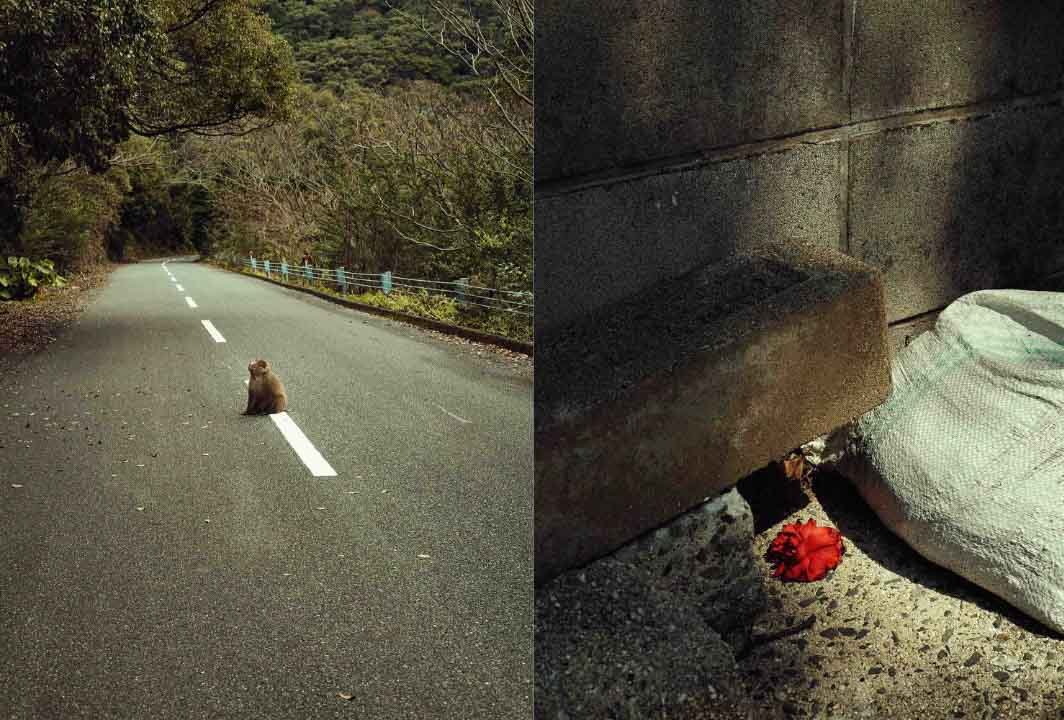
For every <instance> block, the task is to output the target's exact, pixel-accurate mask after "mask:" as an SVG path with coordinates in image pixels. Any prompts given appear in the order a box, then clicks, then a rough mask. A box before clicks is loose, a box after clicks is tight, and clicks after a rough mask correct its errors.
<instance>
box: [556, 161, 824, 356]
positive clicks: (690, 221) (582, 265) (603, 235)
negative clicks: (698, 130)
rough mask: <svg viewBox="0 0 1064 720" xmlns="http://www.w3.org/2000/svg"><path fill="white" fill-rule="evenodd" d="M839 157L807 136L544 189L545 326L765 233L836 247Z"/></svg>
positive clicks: (736, 248) (564, 322)
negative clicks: (680, 165)
mask: <svg viewBox="0 0 1064 720" xmlns="http://www.w3.org/2000/svg"><path fill="white" fill-rule="evenodd" d="M838 161H839V148H838V146H837V145H822V146H805V147H802V148H800V149H797V150H793V151H790V152H785V153H775V154H770V155H762V156H758V157H753V158H746V159H743V160H736V161H732V162H723V163H719V164H714V165H709V166H705V167H701V168H698V169H694V170H688V171H685V172H679V173H671V174H668V175H657V176H652V177H646V178H641V179H638V180H632V181H627V182H619V183H616V184H613V185H609V186H601V187H595V188H591V189H587V190H582V191H579V192H574V193H568V194H564V195H556V196H550V197H543V196H542V195H540V194H538V193H537V196H536V208H535V211H536V212H535V232H536V262H535V284H536V317H535V324H536V332H537V335H538V334H539V333H542V332H544V331H547V330H549V329H551V328H556V327H561V326H564V325H567V324H569V323H571V322H573V321H575V320H577V319H578V318H581V317H584V316H586V315H587V314H589V313H590V312H591V311H593V310H595V309H596V308H599V307H603V306H605V305H608V304H610V303H614V302H617V301H619V300H622V299H623V298H626V297H629V296H631V295H632V294H634V293H636V292H639V291H640V290H644V289H645V288H647V287H649V286H651V285H653V284H655V283H657V282H660V281H662V280H665V279H667V278H671V277H676V276H677V275H682V274H683V273H685V272H688V271H689V270H691V269H692V268H695V267H698V266H699V265H704V264H706V263H710V262H715V261H718V260H721V259H723V258H725V257H727V256H728V255H730V254H733V253H735V252H737V251H742V250H743V249H744V248H748V247H751V246H753V245H756V244H758V243H760V242H761V241H762V240H763V239H764V238H776V239H779V240H793V241H796V242H816V243H821V244H824V245H826V246H829V247H837V245H838V239H839V231H838V212H839V197H840V190H839V189H840V182H839V177H838V173H837V166H838Z"/></svg>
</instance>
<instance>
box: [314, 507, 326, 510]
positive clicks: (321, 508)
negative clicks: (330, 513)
mask: <svg viewBox="0 0 1064 720" xmlns="http://www.w3.org/2000/svg"><path fill="white" fill-rule="evenodd" d="M314 509H315V510H324V509H325V508H323V507H320V508H314Z"/></svg>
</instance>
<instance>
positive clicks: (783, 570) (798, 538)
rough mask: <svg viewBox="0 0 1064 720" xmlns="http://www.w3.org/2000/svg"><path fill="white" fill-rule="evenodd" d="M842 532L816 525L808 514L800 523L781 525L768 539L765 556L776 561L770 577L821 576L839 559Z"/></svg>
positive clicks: (805, 578) (810, 578)
mask: <svg viewBox="0 0 1064 720" xmlns="http://www.w3.org/2000/svg"><path fill="white" fill-rule="evenodd" d="M843 552H844V548H843V546H842V535H841V534H840V533H839V531H838V530H836V529H835V528H830V527H818V526H817V524H816V521H815V520H813V519H812V518H809V520H808V522H806V523H805V524H804V525H803V524H802V523H797V524H793V525H784V526H783V530H781V531H780V534H779V535H777V536H776V539H775V540H773V541H772V545H770V546H769V549H768V552H767V553H765V559H766V560H768V561H769V562H770V563H775V564H776V570H775V572H773V573H772V577H781V576H782V578H783V579H784V580H797V581H799V582H810V581H813V580H821V579H823V578H824V576H825V575H827V574H828V570H833V569H834V568H836V567H838V565H839V563H840V562H842V553H843Z"/></svg>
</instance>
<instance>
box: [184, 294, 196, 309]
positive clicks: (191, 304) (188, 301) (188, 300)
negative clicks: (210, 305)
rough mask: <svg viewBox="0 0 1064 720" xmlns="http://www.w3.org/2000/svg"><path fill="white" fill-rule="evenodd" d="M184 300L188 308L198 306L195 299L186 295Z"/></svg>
mask: <svg viewBox="0 0 1064 720" xmlns="http://www.w3.org/2000/svg"><path fill="white" fill-rule="evenodd" d="M185 302H187V303H188V306H189V307H190V308H198V307H199V305H197V304H196V301H195V300H193V299H192V298H190V297H189V296H188V295H186V296H185Z"/></svg>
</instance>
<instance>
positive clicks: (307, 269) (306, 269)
mask: <svg viewBox="0 0 1064 720" xmlns="http://www.w3.org/2000/svg"><path fill="white" fill-rule="evenodd" d="M303 277H304V278H305V279H306V280H307V282H310V263H308V262H305V263H303Z"/></svg>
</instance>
